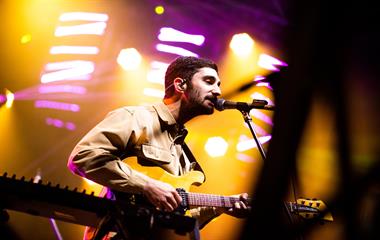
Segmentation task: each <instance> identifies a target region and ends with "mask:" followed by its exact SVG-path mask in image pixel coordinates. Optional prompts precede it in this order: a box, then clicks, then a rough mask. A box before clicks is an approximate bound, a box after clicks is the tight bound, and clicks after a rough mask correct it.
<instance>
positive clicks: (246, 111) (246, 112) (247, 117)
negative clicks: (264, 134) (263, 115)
mask: <svg viewBox="0 0 380 240" xmlns="http://www.w3.org/2000/svg"><path fill="white" fill-rule="evenodd" d="M251 109H252V108H250V107H249V106H247V108H246V109H239V111H240V112H241V113H242V114H243V118H244V121H245V122H246V123H247V124H248V127H249V130H250V131H251V133H252V136H253V139H255V142H256V145H257V148H258V149H259V152H260V154H261V156H262V158H263V159H264V161H265V160H266V159H267V156H266V155H265V152H264V149H263V146H262V145H261V143H260V142H259V139H258V137H257V134H256V132H255V129H254V128H253V122H252V118H251V116H250V115H249V111H250V110H251Z"/></svg>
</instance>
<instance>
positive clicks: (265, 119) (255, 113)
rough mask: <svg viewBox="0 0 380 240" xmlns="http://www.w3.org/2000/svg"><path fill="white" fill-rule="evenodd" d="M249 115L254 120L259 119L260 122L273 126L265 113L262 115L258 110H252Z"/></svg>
mask: <svg viewBox="0 0 380 240" xmlns="http://www.w3.org/2000/svg"><path fill="white" fill-rule="evenodd" d="M250 114H251V115H252V116H253V117H254V118H257V119H260V120H261V121H263V122H266V123H268V124H269V125H271V126H273V122H272V119H271V118H270V117H269V116H267V115H266V114H265V113H263V112H262V111H260V110H258V109H252V110H251V112H250Z"/></svg>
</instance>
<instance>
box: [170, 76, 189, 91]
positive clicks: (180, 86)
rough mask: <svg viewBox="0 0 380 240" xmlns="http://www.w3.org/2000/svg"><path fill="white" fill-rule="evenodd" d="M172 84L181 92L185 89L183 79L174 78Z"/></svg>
mask: <svg viewBox="0 0 380 240" xmlns="http://www.w3.org/2000/svg"><path fill="white" fill-rule="evenodd" d="M173 84H174V88H175V90H176V91H178V92H183V91H185V90H186V81H185V79H182V78H176V79H174V81H173Z"/></svg>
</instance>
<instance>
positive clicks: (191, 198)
mask: <svg viewBox="0 0 380 240" xmlns="http://www.w3.org/2000/svg"><path fill="white" fill-rule="evenodd" d="M180 195H181V197H182V199H184V200H185V201H186V203H187V205H189V206H208V207H223V208H230V207H233V205H234V203H235V202H238V201H239V198H238V197H229V196H222V195H214V194H204V193H189V192H181V193H180Z"/></svg>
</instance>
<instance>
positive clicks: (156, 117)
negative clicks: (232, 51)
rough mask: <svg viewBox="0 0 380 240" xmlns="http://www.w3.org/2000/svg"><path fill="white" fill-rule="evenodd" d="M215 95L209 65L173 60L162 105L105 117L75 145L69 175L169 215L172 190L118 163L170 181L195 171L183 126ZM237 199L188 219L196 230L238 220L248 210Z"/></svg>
mask: <svg viewBox="0 0 380 240" xmlns="http://www.w3.org/2000/svg"><path fill="white" fill-rule="evenodd" d="M220 94H221V90H220V79H219V76H218V68H217V66H216V64H215V63H213V62H212V61H210V60H207V59H201V58H195V57H179V58H177V59H175V60H174V61H173V62H172V63H171V64H170V65H169V67H168V69H167V71H166V74H165V97H164V99H163V102H160V103H157V104H154V105H152V106H133V107H123V108H119V109H117V110H115V111H112V112H111V113H109V114H108V115H107V117H106V118H105V119H104V120H103V121H101V122H100V123H99V124H98V125H97V126H96V127H95V128H93V129H92V130H91V131H90V132H89V133H88V134H87V135H86V136H85V137H84V138H83V139H82V140H81V141H80V142H79V143H78V144H77V146H76V147H75V149H74V150H73V152H72V154H71V156H70V159H69V162H68V166H69V168H70V169H71V170H72V171H73V172H74V173H76V174H78V175H80V176H82V177H85V178H88V179H90V180H92V181H94V182H97V183H99V184H101V185H103V186H106V187H108V188H109V189H111V190H114V191H120V192H128V193H141V194H143V195H144V196H145V197H146V198H147V199H148V201H149V202H150V203H151V204H152V205H154V206H155V207H157V209H159V210H162V211H167V212H171V211H173V210H175V209H177V208H178V206H179V205H180V203H181V201H182V199H181V197H180V195H179V194H178V192H177V191H176V189H175V188H174V187H173V186H171V185H170V184H168V183H165V182H162V181H159V180H157V179H154V178H151V177H149V176H147V175H145V174H143V173H141V172H139V171H137V170H135V169H133V168H132V167H130V165H128V160H126V161H122V160H123V159H124V158H126V157H128V156H137V158H138V159H139V160H141V162H143V163H145V164H147V165H150V166H151V165H155V166H158V167H160V168H162V169H164V170H165V171H166V172H168V173H170V174H173V175H175V176H179V175H183V174H185V173H188V172H190V171H192V170H194V169H198V170H201V168H200V166H199V165H198V164H197V162H196V161H195V158H194V157H193V155H192V154H191V152H190V150H189V149H188V148H187V146H186V145H185V144H184V138H185V136H186V133H187V130H186V129H185V128H184V124H185V123H186V122H188V121H189V120H191V119H193V118H194V117H196V116H199V115H205V114H206V115H209V114H212V113H213V112H214V102H215V100H216V99H217V97H218V96H220ZM108 193H111V192H110V191H109V192H108ZM111 195H112V194H111ZM111 195H110V194H109V195H108V197H112V196H111ZM239 197H240V201H238V202H236V203H235V204H234V207H232V208H230V209H221V208H214V207H198V208H195V209H192V210H191V211H190V212H191V215H192V216H193V217H195V218H197V220H198V222H199V224H200V226H201V227H203V226H204V225H205V224H206V223H207V222H209V221H210V220H211V219H212V218H215V217H216V216H219V215H220V214H221V213H224V212H225V213H227V214H230V215H232V216H236V217H240V216H242V215H245V214H246V213H247V210H248V207H247V194H242V195H240V196H239Z"/></svg>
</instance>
